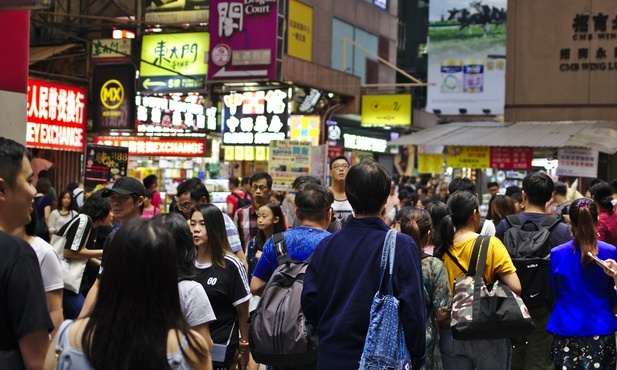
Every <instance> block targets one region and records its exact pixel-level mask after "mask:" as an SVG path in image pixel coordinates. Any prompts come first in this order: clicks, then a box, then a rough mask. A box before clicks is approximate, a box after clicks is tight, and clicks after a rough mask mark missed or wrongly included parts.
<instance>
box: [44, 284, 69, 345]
mask: <svg viewBox="0 0 617 370" xmlns="http://www.w3.org/2000/svg"><path fill="white" fill-rule="evenodd" d="M45 297H46V298H47V306H48V307H49V315H50V316H51V321H52V322H53V323H54V330H53V331H52V332H51V335H52V336H54V335H55V334H56V332H57V331H58V328H59V327H60V324H62V320H64V314H63V312H62V289H56V290H52V291H51V292H45Z"/></svg>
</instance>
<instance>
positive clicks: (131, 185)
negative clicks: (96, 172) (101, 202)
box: [101, 177, 146, 198]
mask: <svg viewBox="0 0 617 370" xmlns="http://www.w3.org/2000/svg"><path fill="white" fill-rule="evenodd" d="M112 192H114V193H118V194H120V195H129V194H135V195H138V196H141V197H144V196H145V195H146V188H145V187H144V184H142V183H141V181H139V180H136V179H134V178H132V177H121V178H119V179H118V180H116V182H115V183H114V185H113V186H112V187H111V189H105V190H103V193H102V194H101V196H102V197H103V198H106V197H108V196H110V195H111V193H112Z"/></svg>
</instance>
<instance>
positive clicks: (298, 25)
mask: <svg viewBox="0 0 617 370" xmlns="http://www.w3.org/2000/svg"><path fill="white" fill-rule="evenodd" d="M288 15H289V21H288V24H287V54H289V55H291V56H293V57H296V58H300V59H304V60H306V61H309V62H311V61H312V60H313V8H312V7H310V6H308V5H306V4H303V3H301V2H299V1H298V0H289V11H288Z"/></svg>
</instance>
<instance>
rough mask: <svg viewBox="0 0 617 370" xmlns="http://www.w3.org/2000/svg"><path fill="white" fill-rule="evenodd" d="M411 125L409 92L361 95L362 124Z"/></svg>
mask: <svg viewBox="0 0 617 370" xmlns="http://www.w3.org/2000/svg"><path fill="white" fill-rule="evenodd" d="M377 125H411V94H396V95H395V94H392V95H363V96H362V126H377Z"/></svg>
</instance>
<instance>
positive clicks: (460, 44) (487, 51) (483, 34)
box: [426, 0, 507, 115]
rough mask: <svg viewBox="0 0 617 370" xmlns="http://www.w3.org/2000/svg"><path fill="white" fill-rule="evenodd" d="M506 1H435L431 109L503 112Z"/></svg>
mask: <svg viewBox="0 0 617 370" xmlns="http://www.w3.org/2000/svg"><path fill="white" fill-rule="evenodd" d="M506 7H507V0H479V1H470V0H433V1H431V3H430V10H429V44H428V82H429V87H428V97H427V105H426V109H427V110H428V111H429V112H435V113H440V114H444V115H452V114H457V115H458V114H461V113H467V114H503V112H504V101H505V89H506V19H507V12H506Z"/></svg>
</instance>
